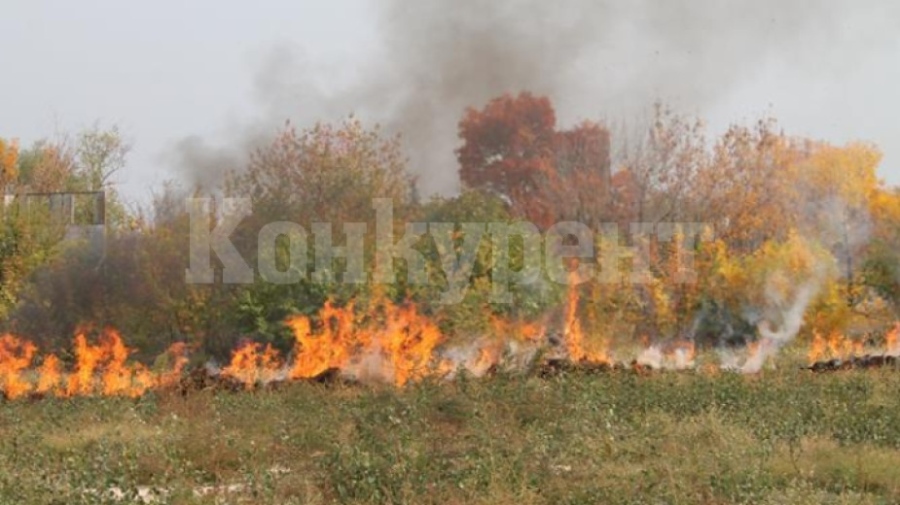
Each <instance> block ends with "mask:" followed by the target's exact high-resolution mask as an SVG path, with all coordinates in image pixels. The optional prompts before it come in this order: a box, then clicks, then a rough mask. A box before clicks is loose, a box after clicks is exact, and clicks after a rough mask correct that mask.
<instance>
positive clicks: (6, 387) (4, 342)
mask: <svg viewBox="0 0 900 505" xmlns="http://www.w3.org/2000/svg"><path fill="white" fill-rule="evenodd" d="M36 352H37V347H35V346H34V344H32V343H31V342H27V341H23V340H19V339H18V338H16V337H14V336H12V335H8V334H7V335H3V336H0V386H2V388H3V391H4V392H5V393H6V397H7V398H9V399H11V400H12V399H15V398H18V397H20V396H22V395H25V394H28V392H30V391H31V384H30V383H28V381H26V380H25V379H24V378H23V377H22V371H23V370H25V369H27V368H28V367H29V366H31V360H32V359H34V355H35V353H36Z"/></svg>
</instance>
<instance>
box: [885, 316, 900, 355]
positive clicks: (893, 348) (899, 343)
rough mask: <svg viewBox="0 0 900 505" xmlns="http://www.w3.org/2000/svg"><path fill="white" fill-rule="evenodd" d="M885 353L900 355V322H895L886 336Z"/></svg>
mask: <svg viewBox="0 0 900 505" xmlns="http://www.w3.org/2000/svg"><path fill="white" fill-rule="evenodd" d="M884 345H885V348H886V349H885V354H889V355H891V356H898V355H900V323H896V324H894V327H893V328H891V330H890V331H888V332H887V333H886V334H885V336H884Z"/></svg>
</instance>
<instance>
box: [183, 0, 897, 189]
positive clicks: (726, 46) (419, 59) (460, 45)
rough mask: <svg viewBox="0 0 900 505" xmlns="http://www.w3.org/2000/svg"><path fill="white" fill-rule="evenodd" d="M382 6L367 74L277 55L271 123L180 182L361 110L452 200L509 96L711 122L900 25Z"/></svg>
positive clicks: (272, 67) (809, 9)
mask: <svg viewBox="0 0 900 505" xmlns="http://www.w3.org/2000/svg"><path fill="white" fill-rule="evenodd" d="M375 5H376V6H377V7H374V8H378V9H379V10H378V13H377V23H378V33H379V41H378V43H379V45H378V47H376V48H374V49H372V51H371V53H367V54H366V56H364V57H361V58H360V61H364V62H365V63H364V64H363V65H362V66H361V67H358V68H352V69H348V68H340V67H338V66H336V64H335V63H334V62H332V63H331V65H332V66H330V67H328V66H324V65H323V64H322V62H315V63H314V62H313V61H311V60H309V59H307V58H305V56H304V55H303V53H302V52H301V51H299V50H297V49H296V48H291V47H281V48H278V49H276V50H275V51H273V53H272V54H271V56H270V57H269V58H268V59H267V60H266V61H265V62H263V64H262V65H261V67H260V69H259V73H258V74H257V76H256V81H255V86H256V90H257V93H258V99H259V101H260V104H261V112H260V117H259V118H257V119H256V120H254V121H252V122H251V124H250V125H248V126H247V127H246V128H245V129H242V130H240V131H233V132H229V133H228V135H227V137H228V138H229V140H230V141H229V142H227V143H225V144H223V145H229V146H231V147H230V148H222V147H220V145H218V144H215V145H212V144H209V143H208V142H205V141H202V140H200V139H186V140H185V141H183V142H181V143H180V144H179V145H178V146H177V150H176V151H177V152H176V156H177V161H178V163H177V164H178V167H179V168H180V169H182V170H183V173H185V174H188V177H191V178H193V180H195V181H199V182H204V183H210V182H212V181H214V180H216V179H217V178H218V177H220V176H221V173H222V169H224V168H232V167H238V166H241V165H242V164H243V163H244V162H245V159H246V154H245V153H246V150H247V148H248V147H252V146H254V145H258V143H259V142H260V141H261V140H262V139H264V138H266V136H267V135H270V134H271V133H272V132H273V131H274V129H275V128H276V127H277V126H278V125H280V124H283V122H284V121H285V120H286V119H288V118H290V119H292V121H293V122H294V123H295V124H298V125H301V126H305V125H306V124H309V123H312V122H315V121H317V120H329V121H330V120H335V119H339V118H341V117H345V116H347V115H348V114H350V113H355V114H356V115H358V116H360V117H361V118H362V119H364V120H366V121H372V122H378V123H380V124H382V125H383V126H385V127H386V128H387V129H388V130H389V131H391V132H398V133H401V134H402V135H403V138H404V145H405V147H406V149H407V150H408V152H409V155H410V159H411V166H410V168H411V170H412V171H413V172H414V173H416V174H418V175H419V176H420V179H419V186H420V189H421V192H422V193H423V194H431V193H436V192H441V193H453V192H455V191H456V190H458V185H459V183H458V178H457V174H456V163H455V159H454V155H453V149H454V148H455V147H456V146H457V138H456V128H457V123H458V121H459V118H460V117H461V115H462V113H463V111H464V110H465V108H466V107H468V106H481V105H483V104H484V103H485V102H486V101H487V100H489V99H490V98H492V97H494V96H497V95H499V94H502V93H504V92H517V91H520V90H529V91H533V92H535V93H540V94H546V95H549V96H550V97H551V98H552V99H553V101H554V103H555V104H556V105H557V108H558V112H559V116H560V119H561V121H562V122H563V123H567V122H573V121H575V120H579V119H586V118H590V119H603V118H610V119H620V118H628V117H630V116H631V115H634V114H635V113H636V112H638V111H642V110H644V108H645V107H646V106H647V105H649V104H650V103H651V102H653V101H655V100H663V101H666V102H673V103H675V104H676V105H677V106H678V107H679V108H682V109H687V110H689V111H696V112H700V113H702V111H703V110H704V109H706V108H709V107H712V106H714V105H715V103H716V102H717V101H718V100H720V99H722V98H723V97H726V96H727V95H728V93H729V92H730V91H732V90H733V88H734V87H735V86H736V85H738V84H740V83H742V82H745V81H746V80H747V79H749V78H752V76H753V74H754V72H757V71H758V70H759V69H760V68H761V67H762V66H763V65H765V64H766V63H767V62H768V61H770V60H772V59H776V58H777V59H779V60H780V61H787V62H789V63H790V65H791V66H792V67H793V68H795V69H797V70H798V72H800V73H801V74H802V75H809V76H811V77H812V78H815V77H816V76H819V77H822V78H828V77H833V76H834V74H829V72H834V73H836V72H840V71H846V70H847V69H852V66H853V61H854V59H855V58H858V57H859V53H860V51H867V50H869V48H870V47H872V46H873V45H877V44H878V43H879V42H880V41H885V40H892V37H894V33H893V32H894V30H891V29H890V27H891V26H894V27H896V26H898V23H900V7H897V5H896V4H894V3H893V2H890V1H876V0H873V1H869V2H851V1H802V0H794V1H790V0H789V1H781V0H753V1H728V2H724V1H720V0H679V1H663V0H659V1H653V0H621V1H610V0H575V1H566V2H547V1H538V0H524V1H518V0H517V1H513V0H493V1H492V0H452V1H451V0H440V1H438V0H435V1H428V2H409V1H403V0H391V1H385V2H378V3H376V4H375ZM872 27H875V28H872ZM877 27H882V28H885V29H884V30H879V29H877ZM361 49H367V48H361ZM763 106H765V104H760V107H763Z"/></svg>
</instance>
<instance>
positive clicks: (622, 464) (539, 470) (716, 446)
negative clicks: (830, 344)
mask: <svg viewBox="0 0 900 505" xmlns="http://www.w3.org/2000/svg"><path fill="white" fill-rule="evenodd" d="M795 364H796V361H794V362H791V361H790V359H789V358H784V357H783V358H782V361H781V362H780V363H779V365H780V367H781V368H780V369H779V370H771V369H768V370H765V371H764V372H763V373H762V374H760V375H758V376H744V375H739V374H732V373H706V372H686V373H674V372H671V373H658V374H651V375H643V376H642V375H638V374H635V373H632V372H615V373H610V374H597V375H588V374H582V373H572V374H568V375H562V376H558V377H555V378H550V379H541V378H537V377H522V376H504V375H500V376H497V377H493V378H490V379H482V380H465V379H461V380H457V381H455V382H452V383H441V384H438V383H434V382H430V381H425V382H419V383H415V384H411V385H409V386H408V387H407V388H404V389H395V388H392V387H390V388H382V387H377V386H347V385H343V386H342V385H322V384H311V383H293V384H289V385H285V386H283V387H282V388H281V389H278V390H275V391H257V392H252V393H250V392H245V393H240V394H233V393H225V392H219V393H214V392H211V391H204V392H195V393H193V394H189V395H187V396H181V395H179V394H176V393H165V392H158V393H153V394H150V395H148V396H145V397H142V398H140V399H137V400H130V399H123V398H115V397H97V398H79V399H71V400H56V399H48V400H44V401H39V402H33V403H29V402H12V403H4V404H2V405H0V427H2V428H0V429H2V436H0V501H2V502H3V503H91V504H96V503H140V502H139V501H138V498H136V496H138V494H139V493H140V495H141V496H149V495H153V496H156V497H157V499H158V500H159V501H158V503H176V504H177V503H185V504H187V503H273V504H274V503H278V504H287V503H298V504H299V503H304V504H305V503H416V504H421V503H476V504H477V503H484V504H497V503H500V504H503V503H522V504H538V503H548V504H549V503H554V504H555V503H573V504H574V503H622V504H626V503H661V502H662V503H672V504H679V503H684V504H688V503H690V504H697V503H700V504H704V503H706V504H725V503H771V504H788V503H790V504H804V503H806V504H820V503H835V504H838V503H871V504H876V503H895V502H897V500H900V484H898V482H897V479H896V468H897V466H898V464H900V403H898V398H897V395H896V391H897V388H898V387H900V374H897V373H896V371H895V370H888V369H885V370H882V371H868V372H864V373H858V372H846V373H836V374H821V375H814V374H811V373H809V372H801V371H799V370H796V368H795V367H794V366H793V365H795ZM115 496H119V498H115ZM123 496H124V497H123Z"/></svg>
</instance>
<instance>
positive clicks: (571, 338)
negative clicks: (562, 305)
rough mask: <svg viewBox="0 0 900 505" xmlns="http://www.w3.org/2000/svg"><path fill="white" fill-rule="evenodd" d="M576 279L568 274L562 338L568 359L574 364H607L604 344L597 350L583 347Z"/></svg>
mask: <svg viewBox="0 0 900 505" xmlns="http://www.w3.org/2000/svg"><path fill="white" fill-rule="evenodd" d="M577 284H578V283H577V277H576V274H575V273H574V272H570V273H569V291H568V296H567V298H566V312H565V323H564V324H565V326H564V330H563V338H564V340H565V344H566V350H567V351H568V352H569V359H571V360H572V361H574V362H579V361H586V362H590V363H598V364H604V363H605V364H609V363H611V360H610V358H609V352H608V348H607V345H606V342H603V343H602V344H601V345H600V346H599V347H598V348H593V349H589V348H586V346H585V333H584V331H583V330H582V327H581V319H580V318H579V317H578V304H579V302H580V297H579V295H578V288H577Z"/></svg>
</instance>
